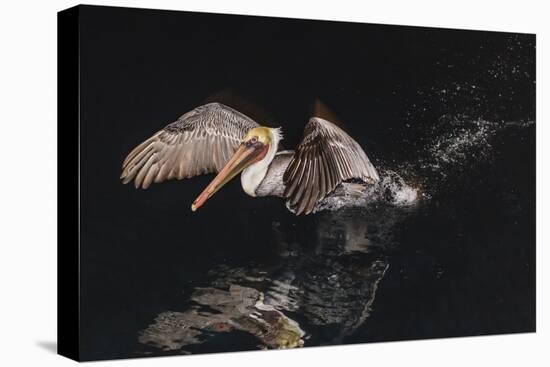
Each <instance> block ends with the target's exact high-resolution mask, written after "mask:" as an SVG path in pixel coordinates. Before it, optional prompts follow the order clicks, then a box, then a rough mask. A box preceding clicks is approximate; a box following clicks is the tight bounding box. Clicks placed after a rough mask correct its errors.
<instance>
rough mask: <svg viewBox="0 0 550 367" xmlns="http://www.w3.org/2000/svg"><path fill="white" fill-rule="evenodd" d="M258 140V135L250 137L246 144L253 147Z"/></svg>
mask: <svg viewBox="0 0 550 367" xmlns="http://www.w3.org/2000/svg"><path fill="white" fill-rule="evenodd" d="M257 142H258V137H257V136H253V137H252V138H250V139H249V140H247V141H245V142H244V144H245V145H246V146H247V147H251V146H252V145H255V144H256V143H257Z"/></svg>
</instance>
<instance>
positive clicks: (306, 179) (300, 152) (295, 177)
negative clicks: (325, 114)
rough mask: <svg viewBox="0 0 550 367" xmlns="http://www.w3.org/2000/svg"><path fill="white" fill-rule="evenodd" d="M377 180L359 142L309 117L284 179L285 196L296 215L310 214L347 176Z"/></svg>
mask: <svg viewBox="0 0 550 367" xmlns="http://www.w3.org/2000/svg"><path fill="white" fill-rule="evenodd" d="M352 178H355V179H360V180H363V181H365V182H376V181H378V180H379V177H378V173H377V172H376V169H375V168H374V166H373V165H372V163H371V162H370V161H369V158H368V157H367V155H366V154H365V152H364V151H363V149H361V147H360V146H359V144H357V142H356V141H355V140H353V139H352V138H351V137H350V136H349V135H348V134H346V133H345V132H344V131H343V130H342V129H340V128H339V127H337V126H336V125H334V124H332V123H330V122H329V121H327V120H324V119H322V118H319V117H312V118H311V119H310V120H309V122H308V123H307V125H306V127H305V130H304V137H303V138H302V142H301V143H300V145H299V146H298V148H297V149H296V153H295V155H294V158H293V159H292V161H291V162H290V164H289V165H288V167H287V169H286V171H285V174H284V176H283V180H284V183H285V194H284V196H285V197H286V198H287V199H288V203H289V205H290V207H291V208H292V209H293V210H295V212H296V214H297V215H299V214H302V213H305V214H309V213H311V211H312V210H313V208H314V207H315V204H316V203H317V202H318V201H320V200H322V199H323V198H325V196H326V195H328V194H329V193H330V192H332V191H333V190H334V189H335V188H336V187H337V186H338V184H340V183H341V182H342V181H345V180H349V179H352Z"/></svg>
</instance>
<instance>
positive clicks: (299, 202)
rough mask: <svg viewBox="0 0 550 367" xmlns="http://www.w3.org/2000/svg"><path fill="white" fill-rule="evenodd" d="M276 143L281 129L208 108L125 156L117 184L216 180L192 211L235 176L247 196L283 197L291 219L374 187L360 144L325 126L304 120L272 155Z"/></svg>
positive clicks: (216, 107)
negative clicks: (209, 176)
mask: <svg viewBox="0 0 550 367" xmlns="http://www.w3.org/2000/svg"><path fill="white" fill-rule="evenodd" d="M281 140H282V133H281V129H280V128H270V127H265V126H260V125H258V124H257V123H256V122H254V121H253V120H252V119H251V118H249V117H248V116H245V115H244V114H242V113H240V112H238V111H236V110H234V109H232V108H230V107H228V106H225V105H223V104H220V103H209V104H206V105H202V106H199V107H197V108H195V109H194V110H192V111H189V112H187V113H185V114H184V115H182V116H181V117H180V118H179V119H178V120H176V121H175V122H173V123H171V124H169V125H168V126H166V127H165V128H164V129H162V130H160V131H158V132H157V133H155V134H154V135H153V136H151V137H150V138H149V139H147V140H145V141H144V142H143V143H141V144H140V145H138V146H137V147H136V148H135V149H134V150H132V151H131V152H130V154H128V156H127V157H126V159H125V160H124V163H123V164H122V174H121V176H120V178H121V179H122V180H123V183H125V184H126V183H129V182H131V181H132V180H133V181H134V184H135V187H136V188H140V187H141V188H144V189H146V188H148V187H149V186H150V185H151V183H153V182H155V183H158V182H163V181H166V180H171V179H178V180H181V179H183V178H190V177H194V176H197V175H201V174H206V173H214V172H217V173H218V175H217V176H216V177H215V178H214V179H213V180H212V182H211V183H210V184H209V185H208V186H207V187H206V189H205V190H204V191H203V192H202V193H201V194H200V195H199V196H198V197H197V199H196V200H195V201H194V202H193V205H191V209H192V210H193V211H195V210H197V209H198V208H199V207H201V206H202V205H203V204H204V203H205V201H206V200H208V199H209V198H210V197H211V196H212V195H213V194H214V193H215V192H217V191H218V190H219V189H220V188H221V187H222V186H223V185H225V184H226V183H227V182H228V181H230V180H231V179H232V178H233V177H235V176H236V175H237V174H239V173H240V172H242V174H241V184H242V187H243V190H244V191H245V192H246V193H247V194H248V195H250V196H253V197H258V196H259V197H261V196H278V197H282V198H284V199H285V200H286V203H287V207H288V208H289V209H290V210H291V211H292V212H294V213H295V214H296V215H299V214H302V213H305V214H309V213H311V212H312V211H314V209H315V207H316V205H319V204H321V203H322V202H323V201H324V200H326V199H329V198H330V197H331V196H334V195H341V196H346V195H349V194H350V192H357V188H358V187H363V188H364V187H365V186H366V184H368V183H374V182H377V181H378V180H379V176H378V173H377V172H376V169H375V168H374V166H373V165H372V164H371V162H370V161H369V158H368V157H367V155H366V154H365V152H364V151H363V149H361V147H360V146H359V144H357V142H356V141H355V140H353V139H352V138H351V137H350V136H349V135H348V134H346V133H345V132H344V131H343V130H342V129H340V128H339V127H337V126H336V125H334V124H333V123H331V122H329V121H327V120H325V119H322V118H320V117H312V118H311V119H310V120H309V122H308V123H307V124H306V127H305V130H304V135H303V138H302V142H301V143H300V144H299V145H298V147H297V148H296V150H295V151H291V150H283V151H279V143H280V141H281ZM350 180H354V181H355V182H356V183H349V181H350ZM357 182H358V183H359V185H360V186H358V185H357ZM352 185H353V189H351V190H350V187H352ZM359 191H360V190H359Z"/></svg>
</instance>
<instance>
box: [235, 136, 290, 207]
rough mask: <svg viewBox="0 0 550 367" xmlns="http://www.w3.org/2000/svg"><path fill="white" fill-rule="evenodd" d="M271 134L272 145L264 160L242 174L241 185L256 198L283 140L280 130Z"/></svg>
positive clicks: (249, 167)
mask: <svg viewBox="0 0 550 367" xmlns="http://www.w3.org/2000/svg"><path fill="white" fill-rule="evenodd" d="M270 132H271V144H270V145H269V150H268V151H267V154H266V155H265V157H264V159H262V160H261V161H258V162H256V163H254V164H251V165H250V166H248V167H246V168H245V169H244V170H243V173H241V185H242V186H243V190H244V192H246V193H247V194H248V195H250V196H254V197H255V196H256V189H257V188H258V186H260V183H262V181H263V180H264V178H265V175H266V173H267V169H268V168H269V165H270V164H271V161H273V158H275V154H276V153H277V148H278V147H279V142H280V141H281V140H282V139H283V136H282V133H281V129H280V128H278V129H270Z"/></svg>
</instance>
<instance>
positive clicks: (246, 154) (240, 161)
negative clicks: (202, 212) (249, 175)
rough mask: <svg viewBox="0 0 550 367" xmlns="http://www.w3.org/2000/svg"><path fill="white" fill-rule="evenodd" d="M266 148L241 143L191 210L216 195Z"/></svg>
mask: <svg viewBox="0 0 550 367" xmlns="http://www.w3.org/2000/svg"><path fill="white" fill-rule="evenodd" d="M263 150H265V149H256V148H255V147H254V146H250V147H247V146H246V145H244V144H243V145H240V146H239V149H237V151H236V152H235V154H233V157H231V159H229V161H228V162H227V163H226V164H225V166H224V167H223V168H222V170H221V171H220V172H219V173H218V175H217V176H216V177H215V178H214V179H213V180H212V182H210V184H209V185H208V186H207V187H206V189H204V191H203V192H202V193H201V194H200V195H199V196H198V197H197V198H196V199H195V201H194V202H193V204H192V205H191V210H192V211H195V210H197V209H198V208H200V207H201V206H202V205H203V204H204V203H205V202H206V200H208V199H209V198H210V197H211V196H212V195H214V194H215V193H216V192H217V191H218V190H219V189H221V188H222V186H223V185H225V184H226V183H228V182H229V181H230V180H231V179H232V178H233V177H235V176H236V175H237V174H239V172H241V171H242V170H243V169H245V168H246V167H248V166H249V165H251V164H252V163H254V162H255V161H257V160H258V155H259V153H261V152H262V151H263Z"/></svg>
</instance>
